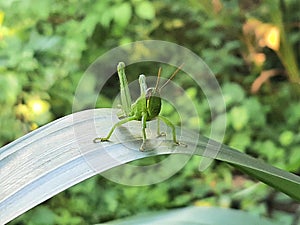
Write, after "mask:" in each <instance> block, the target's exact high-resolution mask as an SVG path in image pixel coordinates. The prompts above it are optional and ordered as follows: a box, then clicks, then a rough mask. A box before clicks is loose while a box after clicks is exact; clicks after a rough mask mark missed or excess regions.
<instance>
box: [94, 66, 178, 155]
mask: <svg viewBox="0 0 300 225" xmlns="http://www.w3.org/2000/svg"><path fill="white" fill-rule="evenodd" d="M181 67H182V65H181V66H180V67H178V68H177V70H176V71H175V72H174V73H173V74H172V75H171V76H170V78H169V79H168V80H167V81H166V82H165V83H164V84H163V85H162V86H161V87H160V88H158V85H159V80H160V76H161V68H159V70H158V74H157V80H156V85H155V87H151V88H148V89H147V84H146V77H145V75H143V74H141V75H140V76H139V85H140V91H141V95H140V97H139V98H138V99H137V100H136V101H135V102H134V103H133V104H132V105H131V97H130V92H129V88H128V82H127V78H126V75H125V64H124V63H123V62H120V63H119V64H118V66H117V71H118V75H119V80H120V96H121V104H122V107H123V111H124V114H125V118H123V119H121V120H120V121H119V122H117V123H116V124H115V125H114V126H113V127H112V128H111V129H110V131H109V133H108V134H107V136H106V137H97V138H95V139H94V143H98V142H103V141H109V138H110V137H111V135H112V134H113V132H114V130H115V129H116V128H117V127H119V126H121V125H122V124H125V123H127V122H129V121H132V120H138V121H141V122H142V135H143V142H142V145H141V147H140V151H144V150H145V142H146V140H147V136H146V121H150V120H154V119H157V120H158V126H157V134H158V136H164V135H165V134H164V133H160V131H159V120H161V121H163V122H164V123H165V124H166V125H167V126H169V127H170V128H171V129H172V136H173V142H174V144H175V145H179V144H180V143H179V142H178V141H177V138H176V130H175V126H174V125H173V123H172V122H171V121H170V120H168V119H167V118H165V117H163V116H161V115H159V113H160V110H161V97H160V91H161V89H162V88H163V87H165V86H166V85H167V83H168V82H169V81H170V80H171V79H173V78H174V76H175V75H176V74H177V72H178V71H179V70H180V69H181Z"/></svg>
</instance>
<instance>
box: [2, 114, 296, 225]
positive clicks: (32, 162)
mask: <svg viewBox="0 0 300 225" xmlns="http://www.w3.org/2000/svg"><path fill="white" fill-rule="evenodd" d="M116 113H117V111H116V110H113V109H96V110H86V111H82V112H78V113H74V114H71V115H69V116H66V117H63V118H61V119H58V120H55V121H53V122H51V123H49V124H47V125H45V126H43V127H41V128H39V129H37V130H35V131H33V132H31V133H29V134H27V135H25V136H23V137H21V138H19V139H17V140H15V141H14V142H12V143H10V144H8V145H6V146H4V147H2V148H1V149H0V171H1V173H0V187H1V189H0V215H2V216H1V217H0V223H1V224H3V223H7V222H8V221H10V220H12V219H13V218H15V217H17V216H18V215H20V214H22V213H24V212H26V211H27V210H29V209H31V208H33V207H34V206H36V205H38V204H39V203H41V202H43V201H45V200H47V199H49V198H51V197H52V196H54V195H56V194H57V193H59V192H61V191H63V190H65V189H67V188H68V187H71V186H73V185H75V184H77V183H79V182H81V181H83V180H85V179H87V178H89V177H91V176H94V175H96V174H98V173H101V172H104V171H107V170H109V169H111V168H114V167H117V166H119V165H122V164H125V163H127V162H130V161H133V160H137V159H141V158H145V157H150V156H154V155H165V154H185V155H192V154H193V155H203V154H204V152H205V155H206V156H209V155H216V153H217V157H216V159H218V160H220V161H224V162H227V163H229V164H230V165H232V166H234V167H236V168H238V169H240V170H241V171H244V172H245V173H247V174H249V175H250V176H251V177H253V178H257V179H258V180H260V181H263V182H264V183H266V184H268V185H270V186H271V187H274V188H276V189H278V190H280V191H282V192H284V193H286V194H287V195H289V196H291V197H292V198H295V199H297V200H300V192H299V187H300V177H299V176H296V175H294V174H292V173H289V172H286V171H284V170H280V169H278V168H275V167H273V166H271V165H268V164H266V163H264V162H263V161H261V160H258V159H255V158H252V157H250V156H248V155H246V154H244V153H241V152H239V151H236V150H234V149H232V148H230V147H228V146H225V145H221V144H220V143H218V142H216V141H213V140H210V139H208V138H206V137H204V136H199V135H198V134H197V133H195V132H192V131H189V130H182V131H181V136H180V137H179V136H178V138H180V140H181V139H182V140H184V142H185V143H186V144H187V145H188V147H184V146H182V145H179V146H176V148H174V146H173V142H172V141H171V140H161V144H160V146H159V147H158V148H155V149H153V151H148V152H140V151H139V150H138V149H139V147H140V144H141V138H140V136H141V132H140V123H139V121H137V122H131V123H130V126H127V127H126V128H125V126H124V127H121V128H119V129H117V130H116V132H115V133H114V135H113V136H112V138H111V141H110V142H105V143H98V144H95V143H93V139H94V138H95V137H96V136H104V135H106V133H107V131H108V130H109V129H110V128H111V126H112V125H113V124H114V123H115V122H116V121H117V120H118V118H117V116H116ZM153 122H154V123H155V122H156V121H153ZM147 129H148V130H149V129H151V123H150V124H149V126H148V128H147ZM152 129H153V128H152ZM96 130H97V132H96ZM120 131H121V132H120ZM179 131H180V130H178V133H179ZM152 133H153V134H154V135H155V134H156V130H152ZM167 137H169V136H168V135H167ZM153 141H154V142H155V143H156V142H157V139H154V140H153ZM128 146H130V148H128ZM193 146H195V147H196V148H195V149H194V148H193ZM219 147H221V148H219ZM181 157H182V156H181ZM199 188H200V187H199Z"/></svg>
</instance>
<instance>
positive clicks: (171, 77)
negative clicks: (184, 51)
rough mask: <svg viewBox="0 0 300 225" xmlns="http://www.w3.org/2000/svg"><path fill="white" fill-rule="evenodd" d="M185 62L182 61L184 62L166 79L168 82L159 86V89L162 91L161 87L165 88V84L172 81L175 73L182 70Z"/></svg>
mask: <svg viewBox="0 0 300 225" xmlns="http://www.w3.org/2000/svg"><path fill="white" fill-rule="evenodd" d="M183 64H184V63H182V64H181V65H180V66H179V67H178V68H177V69H176V70H175V72H174V73H173V74H172V75H171V76H170V78H169V79H168V80H167V81H166V83H164V84H163V86H161V87H160V88H159V91H160V90H161V89H163V87H165V86H166V85H167V84H168V83H169V82H170V80H172V79H173V78H174V77H175V75H176V74H177V73H178V71H179V70H181V68H182V67H183Z"/></svg>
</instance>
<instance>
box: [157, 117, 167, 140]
mask: <svg viewBox="0 0 300 225" xmlns="http://www.w3.org/2000/svg"><path fill="white" fill-rule="evenodd" d="M166 135H167V134H166V133H165V132H160V118H159V117H158V118H157V137H165V136H166Z"/></svg>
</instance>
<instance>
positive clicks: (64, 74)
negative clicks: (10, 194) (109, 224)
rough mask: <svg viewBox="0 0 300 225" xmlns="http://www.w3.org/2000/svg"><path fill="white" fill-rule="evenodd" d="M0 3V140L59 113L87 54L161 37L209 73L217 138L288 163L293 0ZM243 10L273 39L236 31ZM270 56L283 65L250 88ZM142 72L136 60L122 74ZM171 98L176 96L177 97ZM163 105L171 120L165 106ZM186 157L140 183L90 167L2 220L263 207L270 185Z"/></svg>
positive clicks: (206, 124)
mask: <svg viewBox="0 0 300 225" xmlns="http://www.w3.org/2000/svg"><path fill="white" fill-rule="evenodd" d="M279 2H280V3H281V4H282V3H284V5H281V4H279ZM0 9H1V11H0V104H1V109H0V127H1V133H0V145H4V144H6V143H8V142H10V141H13V140H14V139H16V138H18V137H20V136H22V135H24V134H25V133H27V132H29V131H31V130H32V129H35V128H36V127H38V126H41V125H43V124H45V123H48V122H50V121H52V120H53V119H56V118H59V117H61V116H63V115H66V114H69V113H71V112H72V103H73V96H74V92H75V89H76V87H77V83H78V82H79V79H80V77H81V76H82V74H83V73H84V71H85V70H86V68H87V67H88V66H89V65H90V64H91V63H92V62H93V61H94V60H95V59H96V58H97V57H98V56H99V55H101V54H103V53H105V52H106V51H108V50H110V49H111V48H113V47H116V46H118V45H119V44H123V43H128V42H131V41H136V40H144V39H162V40H167V41H173V42H176V43H178V44H181V45H183V46H185V47H187V48H189V49H191V50H192V51H194V52H195V53H196V54H197V55H199V56H201V57H202V58H203V60H204V61H205V63H206V64H207V65H208V66H209V67H210V68H211V69H212V71H213V72H214V73H215V74H216V77H217V78H218V80H219V82H220V84H221V87H222V91H223V94H224V100H225V102H226V106H227V121H228V122H227V130H226V136H225V143H226V144H229V145H232V146H233V147H236V148H238V149H240V150H241V151H244V152H246V153H249V154H252V155H254V156H256V157H258V158H262V159H264V160H266V161H267V162H268V163H270V164H272V165H275V166H278V167H281V168H283V169H286V170H288V171H291V172H294V173H298V174H299V172H300V167H299V165H300V154H299V151H300V149H299V145H300V144H299V143H300V135H299V133H300V130H299V129H300V128H299V123H300V110H299V108H300V103H299V94H300V91H299V90H300V88H299V83H297V82H299V70H298V68H297V65H299V63H300V57H299V53H297V52H296V51H294V50H296V49H297V46H299V43H300V35H299V28H298V27H297V26H295V24H297V22H298V21H297V20H298V19H299V18H297V16H296V15H297V13H298V12H299V4H298V1H297V0H289V1H277V0H276V1H259V2H257V1H253V2H251V1H225V0H222V1H221V0H220V1H208V0H205V1H201V2H199V1H195V0H189V1H185V0H180V1H176V2H174V1H171V0H163V1H158V0H155V1H147V0H131V1H125V0H114V1H111V0H101V1H88V0H84V1H79V0H72V1H71V0H64V1H58V0H43V1H39V0H23V1H1V3H0ZM2 17H4V19H3V22H2V19H1V18H2ZM249 18H256V19H257V20H260V21H261V22H262V23H269V24H272V25H274V26H276V27H278V29H279V31H280V34H281V36H280V37H281V39H280V43H281V48H280V49H276V48H274V49H272V48H271V47H270V46H268V45H265V46H263V47H261V46H259V44H258V43H259V40H255V41H256V42H255V43H254V44H253V43H252V41H253V39H255V38H254V37H252V36H251V35H250V33H245V24H247V21H248V19H249ZM257 54H263V56H264V57H265V61H263V63H261V64H259V63H257V61H256V58H255V57H254V56H257ZM278 68H279V69H282V70H285V72H283V73H280V74H279V75H280V76H274V77H273V78H269V79H268V80H267V81H265V82H264V83H263V84H262V86H260V88H259V91H258V94H256V95H255V94H251V93H250V91H249V90H250V89H251V85H253V84H254V82H255V81H256V80H259V78H260V75H261V74H262V72H263V71H264V70H266V69H278ZM142 72H143V73H144V71H143V70H141V68H140V67H139V65H137V66H136V67H135V68H134V69H132V71H131V73H130V77H129V80H130V79H134V78H136V76H137V75H138V74H140V73H142ZM155 72H156V71H155ZM182 77H183V76H182ZM182 77H179V78H178V82H179V83H180V85H181V86H182V87H186V90H187V91H186V93H187V95H188V96H189V97H190V98H192V99H193V101H194V104H195V106H196V109H197V112H198V114H199V116H200V117H199V118H195V117H193V118H190V120H189V121H185V123H186V124H187V126H188V127H189V128H191V129H193V128H197V127H199V126H200V130H201V132H202V133H203V134H206V135H209V133H210V124H211V122H217V120H218V116H216V117H214V118H211V111H210V108H209V105H208V102H207V101H206V99H205V96H204V95H203V93H202V92H201V90H199V89H197V88H195V87H194V86H193V81H191V80H188V79H185V78H182ZM94 85H95V81H93V80H91V81H89V82H88V83H87V88H86V93H85V95H86V98H88V97H89V96H91V95H92V94H94V92H95V86H94ZM112 86H113V88H110V90H108V91H106V92H105V93H104V95H105V96H104V95H101V96H100V98H101V99H103V101H101V103H98V106H99V107H108V106H110V105H111V104H112V103H111V100H110V99H111V98H112V96H115V95H116V94H117V91H115V92H114V90H117V89H118V84H117V83H116V84H112ZM178 102H179V104H182V106H184V104H185V102H184V101H183V100H181V99H180V97H179V99H178ZM87 107H88V105H87ZM163 110H164V111H163V114H164V115H166V116H169V117H170V119H172V120H173V121H179V118H178V115H177V114H176V113H175V114H174V113H173V110H172V107H171V106H168V105H167V104H166V105H165V106H164V108H163ZM198 165H199V159H196V158H193V159H191V160H190V161H189V162H188V164H187V165H186V167H185V168H184V169H183V170H182V171H180V173H179V174H177V175H176V176H174V177H172V178H170V179H169V180H167V181H165V182H164V183H161V184H157V185H153V186H149V187H124V186H121V185H117V184H113V183H110V182H108V181H107V180H105V179H103V178H100V177H98V178H91V179H90V180H88V181H86V182H83V183H82V184H79V185H77V186H75V187H72V188H70V189H69V190H67V191H66V192H64V193H61V194H59V195H57V196H56V197H54V198H53V199H51V200H49V201H48V202H47V203H45V204H44V205H42V206H39V207H36V208H35V209H33V210H31V211H30V212H28V213H26V214H24V215H23V216H21V217H20V218H19V219H17V220H16V221H14V222H12V223H11V224H25V223H26V224H43V221H47V224H90V223H97V222H100V221H106V220H110V219H115V218H119V217H123V216H127V215H131V214H135V213H137V212H141V211H147V210H149V209H153V210H159V209H163V208H172V207H178V206H184V205H192V204H196V205H218V206H222V205H223V204H224V205H226V207H229V206H233V205H235V203H236V202H238V205H239V206H240V208H241V209H245V210H249V211H254V210H256V211H255V213H258V214H266V213H267V209H266V206H262V207H257V205H258V203H260V202H261V201H263V200H265V199H266V196H268V195H269V193H270V191H269V189H268V188H266V186H263V185H257V183H256V182H255V181H253V180H251V179H249V178H247V177H244V176H241V175H240V174H238V173H237V172H236V171H233V170H232V169H231V168H230V167H228V166H226V165H222V164H221V165H219V164H218V163H215V164H214V166H213V167H211V168H209V169H208V170H206V171H205V172H204V173H202V174H199V171H198V170H197V166H198ZM238 181H240V183H238ZM199 186H201V187H202V188H201V189H199ZM150 193H151V194H150ZM245 193H246V194H245ZM103 196H104V197H103ZM210 196H211V197H210ZM224 202H225V203H224ZM46 219H47V220H46ZM37 221H39V222H37Z"/></svg>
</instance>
